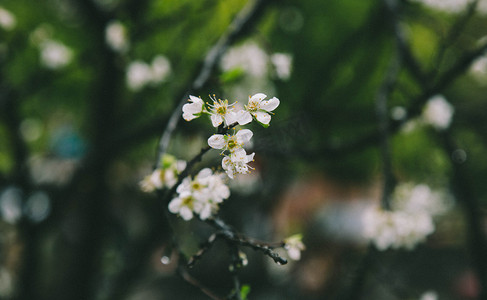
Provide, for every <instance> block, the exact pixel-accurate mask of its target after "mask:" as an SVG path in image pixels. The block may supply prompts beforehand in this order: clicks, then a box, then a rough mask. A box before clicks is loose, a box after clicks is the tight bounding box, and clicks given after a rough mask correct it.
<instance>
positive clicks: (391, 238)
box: [362, 207, 435, 250]
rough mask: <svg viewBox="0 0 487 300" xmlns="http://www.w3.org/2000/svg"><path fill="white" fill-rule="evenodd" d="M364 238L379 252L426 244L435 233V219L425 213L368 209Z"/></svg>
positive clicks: (364, 220) (364, 223) (363, 219)
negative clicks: (428, 237) (429, 236)
mask: <svg viewBox="0 0 487 300" xmlns="http://www.w3.org/2000/svg"><path fill="white" fill-rule="evenodd" d="M362 222H363V228H364V236H365V237H366V238H367V239H368V240H370V241H371V242H372V243H374V245H375V246H376V247H377V249H379V250H386V249H388V248H392V249H398V248H405V249H408V250H411V249H413V248H414V247H416V245H417V244H419V243H421V242H424V241H425V240H426V237H427V236H428V235H430V234H431V233H433V232H434V229H435V227H434V224H433V219H432V217H431V215H430V214H428V213H425V212H417V213H409V212H404V211H386V210H382V209H380V208H377V207H370V208H368V209H367V210H366V211H365V212H364V214H363V217H362Z"/></svg>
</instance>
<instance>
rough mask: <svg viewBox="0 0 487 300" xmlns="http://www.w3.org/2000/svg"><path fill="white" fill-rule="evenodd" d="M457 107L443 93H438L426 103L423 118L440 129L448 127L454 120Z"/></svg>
mask: <svg viewBox="0 0 487 300" xmlns="http://www.w3.org/2000/svg"><path fill="white" fill-rule="evenodd" d="M454 112H455V108H454V107H453V106H452V105H451V104H450V103H449V102H448V101H447V100H446V98H445V97H443V96H442V95H436V96H434V97H432V98H431V99H429V100H428V102H427V103H426V106H425V109H424V112H423V119H424V121H425V122H426V123H428V124H431V125H432V126H433V127H435V128H436V129H438V130H444V129H447V128H448V127H449V126H450V123H451V121H452V117H453V113H454Z"/></svg>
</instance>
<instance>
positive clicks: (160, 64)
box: [151, 55, 171, 84]
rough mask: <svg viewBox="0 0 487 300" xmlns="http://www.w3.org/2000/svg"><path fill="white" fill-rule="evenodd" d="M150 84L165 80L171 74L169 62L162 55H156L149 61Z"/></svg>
mask: <svg viewBox="0 0 487 300" xmlns="http://www.w3.org/2000/svg"><path fill="white" fill-rule="evenodd" d="M151 72H152V79H151V83H152V84H158V83H161V82H164V81H166V80H167V78H168V77H169V75H170V74H171V62H170V61H169V59H167V57H166V56H164V55H157V56H156V57H154V59H153V60H152V63H151Z"/></svg>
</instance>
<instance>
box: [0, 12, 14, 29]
mask: <svg viewBox="0 0 487 300" xmlns="http://www.w3.org/2000/svg"><path fill="white" fill-rule="evenodd" d="M16 25H17V20H16V18H15V16H14V15H13V14H12V13H11V12H10V11H8V10H6V9H5V8H3V7H1V6H0V28H3V29H5V30H7V31H9V30H12V29H14V28H15V26H16Z"/></svg>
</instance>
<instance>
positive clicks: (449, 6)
mask: <svg viewBox="0 0 487 300" xmlns="http://www.w3.org/2000/svg"><path fill="white" fill-rule="evenodd" d="M415 1H416V2H419V3H422V4H423V5H425V6H428V7H430V8H433V9H437V10H441V11H444V12H449V13H458V12H462V11H463V10H464V9H465V8H466V7H467V5H468V4H469V3H470V2H471V1H472V0H415Z"/></svg>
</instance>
